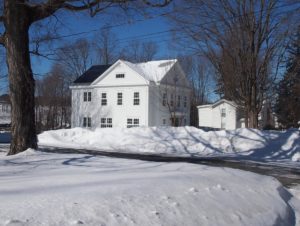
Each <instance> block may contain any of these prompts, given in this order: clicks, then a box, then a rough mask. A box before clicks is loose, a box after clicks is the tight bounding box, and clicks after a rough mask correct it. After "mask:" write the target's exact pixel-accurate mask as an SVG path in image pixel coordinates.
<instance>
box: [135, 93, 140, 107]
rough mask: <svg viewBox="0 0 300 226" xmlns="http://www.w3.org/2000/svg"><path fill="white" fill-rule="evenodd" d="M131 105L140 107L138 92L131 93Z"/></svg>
mask: <svg viewBox="0 0 300 226" xmlns="http://www.w3.org/2000/svg"><path fill="white" fill-rule="evenodd" d="M133 105H140V93H139V92H134V93H133Z"/></svg>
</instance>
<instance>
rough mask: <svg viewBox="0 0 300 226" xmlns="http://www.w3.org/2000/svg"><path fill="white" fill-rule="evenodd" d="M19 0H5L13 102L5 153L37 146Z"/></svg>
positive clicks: (25, 32) (23, 17)
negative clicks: (10, 135)
mask: <svg viewBox="0 0 300 226" xmlns="http://www.w3.org/2000/svg"><path fill="white" fill-rule="evenodd" d="M21 2H22V1H17V0H6V1H5V5H4V6H5V17H6V20H5V23H4V25H5V29H6V34H5V35H6V38H5V45H6V56H7V58H6V59H7V66H8V73H9V83H10V85H9V90H10V99H11V104H12V116H11V117H12V120H11V121H12V126H11V130H12V131H11V132H12V141H11V146H10V151H9V152H8V155H13V154H16V153H19V152H22V151H24V150H26V149H27V148H37V137H36V128H35V120H34V119H35V117H34V79H33V74H32V71H31V64H30V54H29V35H28V31H29V26H30V22H29V16H28V11H27V10H26V9H25V7H21V6H20V5H21ZM16 5H18V7H16Z"/></svg>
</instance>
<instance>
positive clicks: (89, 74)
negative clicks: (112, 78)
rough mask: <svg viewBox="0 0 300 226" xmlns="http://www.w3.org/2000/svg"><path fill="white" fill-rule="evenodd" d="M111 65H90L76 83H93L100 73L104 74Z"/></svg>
mask: <svg viewBox="0 0 300 226" xmlns="http://www.w3.org/2000/svg"><path fill="white" fill-rule="evenodd" d="M110 66H111V65H94V66H92V67H90V68H89V69H88V70H87V71H86V72H84V73H83V74H82V75H81V76H80V77H78V78H77V79H76V80H75V81H74V84H80V83H81V84H82V83H88V84H90V83H92V82H93V81H95V80H96V79H97V78H98V77H99V76H100V75H102V74H103V73H104V72H105V71H106V70H107V69H108V68H109V67H110Z"/></svg>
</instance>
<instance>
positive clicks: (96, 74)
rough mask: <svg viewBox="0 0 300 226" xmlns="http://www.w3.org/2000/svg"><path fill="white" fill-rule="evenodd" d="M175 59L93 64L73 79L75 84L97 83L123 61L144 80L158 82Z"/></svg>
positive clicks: (173, 63) (171, 66)
mask: <svg viewBox="0 0 300 226" xmlns="http://www.w3.org/2000/svg"><path fill="white" fill-rule="evenodd" d="M176 62H177V59H171V60H155V61H148V62H144V63H131V62H129V61H125V60H118V61H117V62H115V63H114V64H113V65H95V66H92V67H91V68H90V69H88V70H87V71H86V72H85V73H83V74H82V75H81V76H80V77H79V78H78V79H76V80H75V81H74V83H73V84H75V85H80V84H83V85H89V84H92V83H97V82H98V81H100V80H101V79H103V78H104V77H105V76H106V75H107V74H108V73H109V71H111V70H113V68H114V67H116V66H117V65H118V64H119V63H123V64H125V65H126V66H128V67H129V68H130V69H131V70H133V71H134V72H136V73H137V74H139V75H140V76H141V77H143V78H144V79H145V80H146V81H150V82H155V83H157V82H160V81H161V80H162V79H163V78H164V77H165V75H166V74H167V73H168V72H169V71H170V70H171V68H173V66H174V65H175V63H176Z"/></svg>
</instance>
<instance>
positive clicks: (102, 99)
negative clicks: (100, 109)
mask: <svg viewBox="0 0 300 226" xmlns="http://www.w3.org/2000/svg"><path fill="white" fill-rule="evenodd" d="M101 105H102V106H103V105H107V94H106V93H101Z"/></svg>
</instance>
